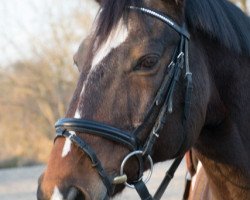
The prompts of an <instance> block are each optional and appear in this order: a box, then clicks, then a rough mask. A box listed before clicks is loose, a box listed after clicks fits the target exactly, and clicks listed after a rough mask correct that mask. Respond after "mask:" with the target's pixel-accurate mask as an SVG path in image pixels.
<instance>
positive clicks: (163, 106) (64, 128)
mask: <svg viewBox="0 0 250 200" xmlns="http://www.w3.org/2000/svg"><path fill="white" fill-rule="evenodd" d="M129 9H131V10H134V11H139V12H141V13H144V14H147V15H150V16H152V17H155V18H157V19H159V20H161V21H163V22H164V23H166V24H167V25H168V26H170V27H171V28H173V29H174V30H175V31H176V32H178V33H179V35H180V43H179V46H178V48H177V50H176V51H175V53H174V55H173V57H172V60H171V62H170V64H169V65H168V74H167V75H166V76H165V77H164V80H163V81H162V84H161V86H160V88H159V90H158V92H157V94H156V96H155V99H154V101H153V103H152V104H151V106H150V108H149V110H148V112H147V115H146V117H145V119H144V121H143V123H142V124H141V125H140V126H139V127H138V128H136V129H135V130H134V131H133V132H132V133H130V132H125V131H122V130H120V129H117V128H114V127H112V126H108V125H105V124H102V123H100V122H96V121H89V120H84V119H75V118H64V119H60V120H59V121H58V122H57V123H56V125H55V127H56V138H57V137H66V138H69V139H70V140H71V141H72V142H73V143H74V144H75V145H76V146H78V147H79V148H80V149H81V150H82V151H84V153H85V154H86V155H87V156H88V157H89V158H90V160H91V162H92V166H93V167H95V168H96V170H97V171H98V173H99V175H100V177H101V179H102V181H103V183H104V185H105V186H106V188H107V193H108V195H109V196H111V195H112V194H113V192H114V191H113V190H114V185H115V184H126V185H127V186H129V187H133V188H135V189H136V190H137V192H138V194H139V195H140V197H141V199H143V200H150V199H155V200H157V199H160V198H161V197H162V195H163V193H164V191H165V190H166V188H167V185H168V183H169V182H170V180H171V179H172V178H173V175H174V173H175V171H176V169H177V167H178V166H179V164H180V162H181V160H182V158H183V155H181V156H180V152H181V150H183V146H184V141H185V139H186V134H185V133H183V143H182V145H181V147H180V149H179V152H178V153H177V155H179V157H177V158H176V159H175V161H174V162H173V164H172V166H171V167H170V169H169V170H168V172H167V173H166V176H165V178H164V179H163V181H162V183H161V185H160V186H159V188H158V190H157V191H156V193H155V195H154V197H152V196H151V195H150V194H149V192H148V190H147V188H146V186H145V182H147V181H148V180H149V179H150V176H151V173H152V170H153V161H152V158H151V155H152V153H153V146H154V144H155V142H156V140H157V138H159V137H160V134H161V133H162V130H163V128H164V125H165V123H166V120H167V115H168V114H171V113H172V110H173V93H174V89H175V86H176V82H177V81H178V80H179V78H180V76H181V71H182V70H183V69H184V70H185V73H184V74H185V75H184V79H185V81H186V94H185V106H184V112H183V113H184V114H183V126H184V129H185V128H186V120H187V118H188V116H189V109H190V103H191V102H190V98H191V93H192V73H191V72H190V70H189V61H188V42H189V33H188V31H187V30H186V28H185V26H183V27H181V26H179V25H178V24H176V23H175V22H174V21H173V20H172V19H170V18H169V17H168V16H166V15H164V14H162V13H160V12H158V11H154V10H152V9H148V8H140V7H133V6H130V7H129ZM152 120H153V121H152ZM149 124H153V125H152V127H153V128H152V129H151V131H150V134H149V136H148V138H147V139H146V142H145V143H144V144H143V143H142V141H141V140H140V139H139V136H140V135H141V133H142V131H143V130H145V127H147V126H148V125H149ZM71 131H75V132H77V133H79V134H92V135H96V136H99V137H103V138H105V139H107V140H111V141H113V142H116V143H120V144H121V145H123V146H125V147H127V148H128V149H129V150H130V151H131V153H129V154H128V155H127V156H126V157H125V158H124V160H123V162H122V164H121V169H120V176H117V177H115V178H113V179H111V177H109V176H108V174H107V173H106V171H105V170H104V168H103V167H102V164H101V162H100V160H99V159H98V157H97V156H96V153H95V151H94V150H93V149H92V148H91V147H90V146H89V145H88V144H87V143H86V142H85V141H84V140H82V139H81V138H80V137H79V136H77V135H76V134H71V133H70V132H71ZM133 156H135V157H136V158H137V159H138V161H139V164H140V178H139V179H138V180H137V181H133V183H127V176H126V174H124V170H123V168H124V165H125V163H126V162H127V161H128V160H129V159H130V158H131V157H133ZM143 159H144V160H145V159H146V160H148V161H149V163H150V166H151V167H150V168H151V173H150V174H149V176H148V177H147V178H146V180H144V179H143V178H142V173H143V171H144V170H143Z"/></svg>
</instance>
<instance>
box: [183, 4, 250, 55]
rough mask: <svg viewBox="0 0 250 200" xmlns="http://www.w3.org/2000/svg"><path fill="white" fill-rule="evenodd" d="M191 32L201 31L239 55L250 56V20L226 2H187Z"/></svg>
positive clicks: (187, 14)
mask: <svg viewBox="0 0 250 200" xmlns="http://www.w3.org/2000/svg"><path fill="white" fill-rule="evenodd" d="M186 20H187V24H188V27H189V30H195V31H197V30H198V31H201V32H202V33H204V34H206V35H207V36H208V37H210V38H211V39H215V40H216V41H218V42H220V43H221V44H222V45H224V46H225V47H227V48H229V49H231V50H233V51H235V52H236V53H238V54H245V55H250V18H249V17H247V16H246V15H245V14H244V13H243V12H242V11H241V10H240V9H239V8H238V7H236V6H235V5H234V4H232V3H231V2H229V1H226V0H187V2H186Z"/></svg>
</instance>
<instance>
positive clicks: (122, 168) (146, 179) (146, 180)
mask: <svg viewBox="0 0 250 200" xmlns="http://www.w3.org/2000/svg"><path fill="white" fill-rule="evenodd" d="M140 154H141V155H143V151H140V150H138V151H133V152H131V153H129V154H128V155H127V156H126V157H125V158H124V159H123V161H122V164H121V169H120V176H123V175H126V174H124V166H125V164H126V162H127V161H128V160H129V158H131V157H132V156H135V155H140ZM147 159H148V161H149V163H150V169H149V174H148V176H147V177H146V178H144V179H143V177H141V178H140V179H139V180H137V181H140V180H141V179H143V180H142V181H143V182H144V183H145V184H146V183H147V182H148V181H149V180H150V178H151V176H152V173H153V165H154V164H153V160H152V158H151V156H150V155H148V156H147ZM124 183H125V185H126V186H127V187H129V188H133V189H134V188H135V186H134V185H132V184H129V183H128V182H127V180H126V181H124Z"/></svg>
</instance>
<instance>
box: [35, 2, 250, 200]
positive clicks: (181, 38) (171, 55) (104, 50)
mask: <svg viewBox="0 0 250 200" xmlns="http://www.w3.org/2000/svg"><path fill="white" fill-rule="evenodd" d="M98 2H99V4H100V11H99V13H98V17H97V19H96V21H95V23H94V25H93V30H92V32H91V34H90V35H89V36H88V37H87V38H86V39H85V40H84V41H83V43H82V44H81V45H80V47H79V50H78V51H77V53H76V54H75V56H74V62H75V64H76V65H77V67H78V69H79V73H80V77H79V80H78V84H77V87H76V89H75V92H74V94H73V98H72V101H71V103H70V105H69V109H68V111H67V113H66V118H64V119H61V120H59V121H58V122H57V123H56V134H57V137H56V139H55V141H54V146H53V149H52V151H51V155H50V158H49V161H48V165H47V168H46V170H45V172H44V173H43V174H42V175H41V177H40V178H39V186H38V191H37V199H39V200H48V199H51V200H62V199H68V200H73V199H75V200H76V199H87V200H90V199H92V200H102V199H109V198H112V197H113V196H115V195H116V194H118V193H120V192H121V191H122V190H123V189H124V187H125V186H128V187H132V188H135V189H136V190H137V192H138V194H139V195H140V198H141V199H153V198H154V199H160V197H161V195H162V192H159V193H157V194H156V195H155V196H154V197H152V196H151V194H150V193H149V191H148V190H147V188H146V186H145V183H144V182H146V180H145V179H147V180H148V179H149V178H150V176H148V177H147V178H144V177H143V171H145V170H146V169H151V170H152V165H153V164H154V163H157V162H161V161H165V160H168V159H172V158H177V159H176V160H175V161H176V162H177V163H178V162H180V160H181V158H182V157H183V155H184V154H185V152H186V151H188V150H190V149H192V152H193V153H194V155H195V157H196V158H198V160H199V161H200V162H201V163H202V169H203V173H202V174H203V175H202V176H203V177H204V175H205V176H206V178H207V179H206V182H205V184H206V187H208V188H209V195H206V194H207V193H200V195H199V196H196V197H193V198H194V199H220V200H223V199H227V200H228V199H250V132H249V130H250V88H249V87H250V20H249V18H248V17H247V16H246V15H245V14H243V13H242V12H241V11H240V9H238V8H237V7H236V6H234V5H233V4H232V3H230V2H229V1H226V0H100V1H98ZM175 167H176V166H175V165H174V168H175ZM170 170H172V169H170ZM167 178H168V177H167ZM164 179H165V178H164ZM163 188H165V186H163ZM194 189H195V187H194ZM160 190H161V189H160ZM193 192H195V191H193ZM192 196H193V195H191V196H190V198H192Z"/></svg>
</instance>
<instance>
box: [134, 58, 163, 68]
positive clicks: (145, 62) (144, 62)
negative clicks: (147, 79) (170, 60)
mask: <svg viewBox="0 0 250 200" xmlns="http://www.w3.org/2000/svg"><path fill="white" fill-rule="evenodd" d="M158 60H159V56H158V55H147V56H144V57H142V58H141V59H139V62H138V63H137V65H136V67H135V68H134V70H150V69H152V68H153V67H154V66H155V65H156V64H157V63H158Z"/></svg>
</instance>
